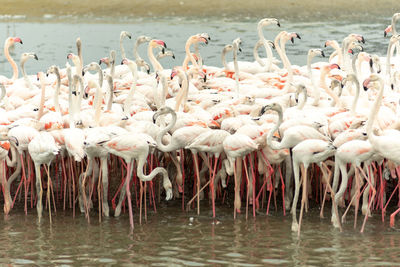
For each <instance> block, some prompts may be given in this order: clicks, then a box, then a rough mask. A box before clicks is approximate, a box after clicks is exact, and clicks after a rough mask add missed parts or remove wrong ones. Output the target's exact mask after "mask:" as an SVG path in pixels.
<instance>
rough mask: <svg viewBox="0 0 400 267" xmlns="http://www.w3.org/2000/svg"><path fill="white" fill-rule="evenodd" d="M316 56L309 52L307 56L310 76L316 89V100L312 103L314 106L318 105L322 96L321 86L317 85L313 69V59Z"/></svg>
mask: <svg viewBox="0 0 400 267" xmlns="http://www.w3.org/2000/svg"><path fill="white" fill-rule="evenodd" d="M314 57H315V54H314V53H309V54H308V56H307V72H308V76H309V77H310V80H311V85H312V87H313V89H314V91H313V92H314V102H313V103H312V104H313V106H318V103H319V98H320V91H319V88H318V87H317V84H316V83H315V78H314V75H313V74H312V69H311V61H312V59H313V58H314Z"/></svg>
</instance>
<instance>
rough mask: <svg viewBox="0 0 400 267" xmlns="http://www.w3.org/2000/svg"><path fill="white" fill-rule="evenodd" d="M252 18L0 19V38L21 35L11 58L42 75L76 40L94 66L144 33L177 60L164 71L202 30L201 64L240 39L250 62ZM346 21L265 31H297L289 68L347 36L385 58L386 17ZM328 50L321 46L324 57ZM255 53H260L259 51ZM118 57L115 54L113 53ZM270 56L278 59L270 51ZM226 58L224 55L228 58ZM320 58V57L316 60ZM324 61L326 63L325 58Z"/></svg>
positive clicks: (270, 34)
mask: <svg viewBox="0 0 400 267" xmlns="http://www.w3.org/2000/svg"><path fill="white" fill-rule="evenodd" d="M257 21H258V19H257V20H255V19H243V21H233V20H230V19H223V18H221V19H218V18H196V19H190V18H174V19H171V18H169V19H167V18H164V19H158V20H151V19H147V18H144V19H142V20H136V21H134V22H129V23H120V22H119V23H112V24H110V23H104V22H100V23H79V22H78V21H76V19H74V20H73V23H65V22H57V23H53V22H51V21H50V22H49V21H48V20H44V21H42V22H40V23H39V22H29V23H26V22H22V21H19V20H16V21H15V22H6V21H3V22H1V21H0V29H2V30H0V38H1V39H5V38H6V37H7V36H10V35H13V36H18V37H20V38H21V39H22V40H23V42H24V44H23V45H19V44H16V45H15V50H14V55H15V56H14V57H15V58H16V59H19V56H20V54H21V53H23V52H28V51H29V52H35V53H36V54H37V55H38V57H39V61H37V62H34V61H29V62H27V63H26V65H25V66H26V70H27V72H28V73H30V74H35V73H36V72H38V71H44V70H46V69H47V68H48V67H49V66H51V65H53V64H56V65H59V66H61V67H63V66H65V63H66V62H67V59H66V56H67V54H68V53H70V52H74V53H76V46H75V40H76V38H77V37H80V38H81V40H82V45H83V57H84V58H83V59H84V63H90V62H92V61H95V62H98V61H99V59H100V58H102V57H105V56H108V55H109V52H110V50H111V49H115V50H117V51H119V34H120V32H121V31H122V30H125V31H129V32H130V33H131V34H132V35H133V39H135V38H136V37H138V36H139V35H147V36H151V37H153V38H157V39H161V40H164V41H165V42H166V43H167V46H168V48H169V49H171V50H173V51H174V53H175V55H176V59H175V60H172V59H171V58H166V59H163V60H162V64H163V65H164V66H165V67H166V68H171V67H173V66H177V65H181V64H182V62H183V59H184V56H185V53H184V46H185V42H186V40H187V38H188V37H189V36H191V35H193V34H196V33H202V32H207V33H208V34H209V35H210V37H211V42H210V43H209V44H208V45H207V46H202V47H201V48H200V50H201V54H202V56H203V57H204V63H205V64H206V65H213V66H222V64H221V60H220V58H221V57H220V54H221V51H222V49H223V47H224V46H225V45H226V44H228V43H231V42H232V41H233V40H234V39H235V38H237V37H240V38H241V39H242V41H243V49H242V50H243V53H242V54H240V55H239V60H247V61H249V60H251V61H252V60H254V59H253V53H252V49H253V47H254V44H255V42H256V41H257V40H258V39H257V38H258V37H257V32H256V27H257ZM350 22H351V21H324V22H320V21H318V22H293V21H289V20H285V19H281V27H280V28H279V27H276V26H274V25H271V26H270V27H267V28H266V29H265V31H264V32H265V36H266V38H267V39H271V40H273V38H275V36H276V34H277V33H279V31H281V30H286V31H288V32H297V33H299V34H300V36H301V38H302V39H301V40H298V39H296V40H295V44H287V45H286V48H287V54H288V56H289V59H290V60H291V63H292V64H296V65H304V64H306V55H307V51H308V50H309V49H310V48H324V43H325V41H326V40H332V39H335V40H338V41H339V42H340V41H341V40H342V39H343V38H344V37H345V36H347V35H348V34H349V33H359V34H362V35H364V37H365V39H366V44H365V45H364V49H365V51H367V52H369V53H375V54H378V55H385V53H386V49H387V44H388V38H383V30H384V29H385V28H386V26H387V25H388V24H389V23H390V18H386V19H381V20H378V22H374V23H371V22H365V21H359V22H352V23H350ZM133 44H134V40H125V41H124V47H125V50H126V51H127V55H128V56H129V57H133ZM332 51H333V49H332V48H326V49H325V52H326V54H327V55H329V54H330V53H331V52H332ZM260 53H262V51H261V49H260ZM140 54H141V55H142V57H143V58H147V50H146V47H145V46H143V47H141V49H140ZM118 56H119V59H120V54H118ZM275 56H276V57H278V55H277V54H276V53H275ZM230 58H231V57H230V56H228V60H231V59H230ZM319 60H324V59H319ZM325 60H326V59H325ZM0 73H1V74H3V75H10V74H11V67H10V66H9V64H8V63H6V59H5V58H4V57H1V58H0Z"/></svg>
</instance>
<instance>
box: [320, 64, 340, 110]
mask: <svg viewBox="0 0 400 267" xmlns="http://www.w3.org/2000/svg"><path fill="white" fill-rule="evenodd" d="M328 72H329V67H328V66H325V67H323V68H322V70H321V76H320V81H319V86H320V87H321V88H323V89H324V90H325V92H326V93H327V94H328V95H329V96H330V97H332V99H333V101H335V103H336V104H335V106H339V107H341V101H340V99H339V97H338V96H337V95H336V94H335V93H334V92H333V91H332V90H331V89H330V88H328V86H326V76H327V75H328Z"/></svg>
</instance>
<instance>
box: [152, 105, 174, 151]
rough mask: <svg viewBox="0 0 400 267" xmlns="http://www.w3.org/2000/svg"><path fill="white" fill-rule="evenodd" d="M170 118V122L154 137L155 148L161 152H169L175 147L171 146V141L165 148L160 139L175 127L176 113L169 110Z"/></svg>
mask: <svg viewBox="0 0 400 267" xmlns="http://www.w3.org/2000/svg"><path fill="white" fill-rule="evenodd" d="M168 113H170V114H171V116H172V121H171V122H170V123H169V124H168V125H167V126H166V127H165V128H164V129H162V130H161V131H160V132H159V133H158V135H157V136H156V142H157V148H158V149H159V150H161V151H162V152H171V151H172V150H175V149H176V147H175V146H174V145H173V144H172V139H171V142H170V143H169V144H168V145H167V146H166V145H164V144H163V143H162V141H161V139H162V137H163V136H164V135H165V134H166V133H167V132H168V131H169V130H171V129H172V127H174V126H175V123H176V113H175V112H174V111H173V110H172V109H170V110H169V112H168Z"/></svg>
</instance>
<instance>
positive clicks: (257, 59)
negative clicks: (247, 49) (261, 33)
mask: <svg viewBox="0 0 400 267" xmlns="http://www.w3.org/2000/svg"><path fill="white" fill-rule="evenodd" d="M262 45H263V41H262V40H258V42H257V43H256V44H255V45H254V48H253V57H254V60H255V61H257V63H258V64H260V66H261V67H264V66H265V62H264V61H262V59H261V58H260V55H259V54H258V48H259V47H260V46H262Z"/></svg>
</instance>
